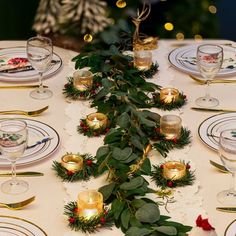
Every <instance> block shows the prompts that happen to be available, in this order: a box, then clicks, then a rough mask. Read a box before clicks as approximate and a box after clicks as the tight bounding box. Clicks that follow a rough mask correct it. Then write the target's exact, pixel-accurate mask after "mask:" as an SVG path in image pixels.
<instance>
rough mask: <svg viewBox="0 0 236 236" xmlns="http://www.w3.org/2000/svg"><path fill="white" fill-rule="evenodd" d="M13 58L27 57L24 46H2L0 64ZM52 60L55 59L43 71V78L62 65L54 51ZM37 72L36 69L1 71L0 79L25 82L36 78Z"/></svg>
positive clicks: (55, 71)
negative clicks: (52, 63)
mask: <svg viewBox="0 0 236 236" xmlns="http://www.w3.org/2000/svg"><path fill="white" fill-rule="evenodd" d="M13 58H27V54H26V47H14V48H4V49H1V50H0V65H2V64H7V62H8V61H9V60H10V59H13ZM52 59H53V60H55V61H57V63H56V64H54V65H51V66H50V67H49V69H48V70H47V71H46V72H45V73H43V78H47V77H49V76H52V75H54V74H55V73H57V72H58V71H59V70H60V68H61V67H62V59H61V58H60V56H59V55H57V54H56V53H53V58H52ZM38 78H39V74H38V72H37V71H36V70H29V71H21V72H16V73H3V72H0V81H6V82H26V81H35V80H38Z"/></svg>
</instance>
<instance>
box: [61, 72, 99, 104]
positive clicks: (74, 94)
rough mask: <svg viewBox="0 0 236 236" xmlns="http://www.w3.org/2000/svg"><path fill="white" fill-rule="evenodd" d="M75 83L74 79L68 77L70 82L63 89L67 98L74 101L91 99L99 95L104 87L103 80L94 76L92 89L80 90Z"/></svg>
mask: <svg viewBox="0 0 236 236" xmlns="http://www.w3.org/2000/svg"><path fill="white" fill-rule="evenodd" d="M73 83H74V79H73V77H68V82H67V83H66V84H65V85H64V88H63V94H65V97H66V98H71V99H72V100H86V99H90V98H92V97H94V96H95V95H96V94H97V93H98V91H99V90H100V88H101V86H102V84H101V78H100V77H99V76H94V77H93V84H92V87H91V88H89V89H87V90H84V91H80V90H78V89H77V88H76V87H75V86H74V84H73Z"/></svg>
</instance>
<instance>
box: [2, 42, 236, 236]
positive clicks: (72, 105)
mask: <svg viewBox="0 0 236 236" xmlns="http://www.w3.org/2000/svg"><path fill="white" fill-rule="evenodd" d="M202 43H215V44H229V45H231V47H232V48H233V47H234V46H235V47H236V43H235V42H232V41H229V40H223V39H214V40H213V39H208V40H207V39H204V40H202V41H195V40H192V39H186V40H183V41H178V40H171V39H160V40H159V41H158V46H157V49H154V50H152V61H153V62H156V63H158V65H159V67H158V72H157V73H156V74H155V75H154V76H153V77H152V78H150V79H147V80H148V81H149V82H152V83H155V84H158V85H160V86H162V87H163V88H165V87H166V88H168V87H172V88H177V89H178V90H179V91H180V92H183V93H184V94H185V95H186V100H187V103H186V104H185V105H184V106H183V107H181V108H179V109H176V110H171V111H166V110H161V109H158V108H152V109H151V110H152V111H154V112H156V113H158V114H160V115H161V116H162V115H166V114H175V115H178V116H180V117H181V119H182V125H183V126H184V127H187V128H188V129H189V130H190V131H191V143H190V144H189V145H187V146H186V147H184V148H183V149H180V150H177V149H174V150H171V151H170V152H169V153H168V156H167V158H164V157H162V156H161V155H160V154H159V153H158V152H157V151H154V150H153V151H152V152H151V154H150V156H149V157H150V160H151V162H152V164H159V163H162V162H164V161H165V160H184V161H186V162H189V163H190V165H191V169H192V170H193V171H194V174H195V176H196V180H195V182H194V184H193V185H192V186H186V187H180V188H177V189H175V190H174V197H173V199H169V200H170V202H169V203H168V205H167V207H166V208H165V207H164V206H160V209H161V213H162V214H164V215H169V216H171V219H173V220H175V221H177V222H180V223H183V224H187V225H190V226H193V227H194V226H195V225H196V223H195V220H196V219H197V217H198V216H199V215H202V216H203V218H208V220H209V222H210V224H211V225H212V226H213V227H214V228H215V230H216V233H217V235H218V236H223V235H224V232H225V230H226V228H227V226H228V225H229V224H230V223H231V222H232V221H234V220H235V219H236V212H235V213H228V212H222V211H218V210H216V208H217V207H221V206H223V205H222V204H220V203H219V202H218V201H217V197H216V196H217V193H219V192H220V191H222V190H225V189H228V188H229V186H230V180H231V175H230V174H228V173H223V172H221V171H219V170H218V169H217V168H215V167H214V166H212V165H211V164H210V160H212V161H214V162H217V163H219V164H222V163H221V160H220V157H219V154H218V153H217V151H216V150H215V149H214V148H211V147H209V146H208V145H206V143H204V142H203V141H202V140H201V138H200V137H199V126H200V125H201V123H202V122H203V121H205V120H207V119H208V118H209V117H212V116H214V115H218V114H220V113H219V112H217V111H215V112H214V111H213V112H209V111H196V110H193V109H191V107H195V106H196V105H195V100H196V98H198V97H199V96H201V95H204V93H205V86H204V85H202V84H200V83H198V82H196V81H194V80H193V79H191V78H190V76H189V74H188V73H186V72H184V71H182V70H179V69H178V68H176V67H175V66H173V65H172V64H171V63H170V61H169V58H168V56H169V53H170V52H171V51H173V50H175V49H177V48H180V47H183V46H187V45H198V44H202ZM25 46H26V41H10V40H9V41H0V48H1V49H5V48H12V47H25ZM54 52H55V53H56V54H57V55H58V56H59V57H60V58H61V59H62V65H61V67H60V68H59V69H58V71H57V72H56V73H54V74H52V75H50V76H47V77H46V78H45V79H44V80H43V83H44V85H47V86H48V87H49V88H50V89H51V90H52V92H53V96H52V97H51V98H49V99H44V100H37V99H33V98H31V97H30V95H29V93H30V91H31V89H1V88H0V90H1V91H0V110H15V109H20V110H26V111H27V110H28V111H30V110H36V109H39V108H42V107H44V106H49V108H48V110H46V111H44V112H43V113H42V114H40V115H39V116H36V117H25V116H21V115H20V116H19V115H18V116H16V115H0V118H1V119H2V118H12V117H20V118H23V119H30V120H33V121H36V122H42V123H43V124H46V125H47V126H49V127H51V128H53V130H55V131H56V133H57V134H58V137H59V138H58V137H53V138H57V139H58V143H59V145H58V146H57V147H56V148H55V150H53V152H52V153H50V155H48V156H46V157H45V158H42V159H40V160H37V159H36V160H35V161H32V162H29V163H27V162H26V163H24V164H22V165H18V166H17V171H38V172H43V173H44V175H43V176H36V177H19V178H22V179H24V180H26V181H27V182H28V183H29V190H28V191H27V192H26V193H23V194H18V195H9V194H5V193H2V192H0V202H17V201H21V200H24V199H26V198H28V197H32V196H35V200H34V202H32V203H31V204H30V205H28V206H27V207H25V208H23V209H21V210H17V211H12V210H9V209H7V208H0V216H11V217H17V218H20V219H25V220H28V221H30V222H32V223H33V224H35V225H37V226H38V227H40V228H41V229H42V230H43V231H44V232H45V233H46V235H48V236H56V235H57V236H59V235H61V236H75V235H84V233H82V232H74V231H71V229H70V228H69V227H68V219H67V217H65V215H64V214H63V212H64V206H65V204H66V203H68V202H70V201H76V200H77V196H78V193H79V192H80V191H82V190H85V189H98V188H99V187H101V186H102V185H104V183H106V176H105V175H102V176H100V177H98V178H96V179H95V178H91V179H90V180H89V181H77V182H73V183H68V182H63V181H62V180H61V179H60V178H58V177H57V175H56V173H55V171H54V170H53V168H52V165H53V161H58V162H60V161H61V157H62V156H63V155H65V154H66V153H90V154H91V155H95V154H96V151H97V149H98V148H99V147H100V146H101V145H102V144H103V137H102V136H101V137H91V138H89V137H86V136H84V135H82V134H79V133H78V132H77V126H78V125H79V122H80V119H81V118H85V117H86V115H88V114H89V113H92V112H94V111H96V109H95V108H90V106H89V105H90V101H86V100H77V101H73V100H71V99H69V98H66V97H65V95H64V94H63V88H64V85H65V84H66V83H67V81H68V77H69V76H72V75H73V73H74V72H75V71H76V69H75V64H74V62H73V61H72V58H73V57H74V56H76V55H78V52H75V51H71V50H69V49H63V48H59V47H56V46H54ZM0 58H1V50H0ZM196 77H198V78H200V76H197V75H196ZM234 77H235V79H236V74H233V75H230V76H229V77H227V78H230V79H233V78H234ZM218 78H221V77H218ZM29 83H30V84H35V85H37V84H38V81H37V78H35V79H33V80H30V81H25V80H24V79H23V80H21V79H19V81H17V79H14V80H12V81H11V79H1V78H0V86H3V85H24V84H29ZM210 89H211V95H212V96H214V97H217V98H218V100H219V101H220V104H219V105H218V107H219V108H232V109H236V103H235V99H236V94H235V91H236V83H214V84H213V83H212V84H211V85H210ZM216 108H217V107H216ZM1 158H3V157H1ZM7 171H10V165H7V166H0V172H7ZM8 178H10V177H0V184H1V183H2V182H3V181H5V180H7V179H8ZM148 180H149V179H148ZM150 185H151V186H152V187H153V188H155V185H154V183H152V182H151V181H150ZM154 198H155V197H154ZM155 200H156V201H158V202H161V201H165V199H161V198H157V197H156V198H155ZM171 200H173V202H171ZM110 233H113V234H114V235H122V234H123V233H122V232H121V230H120V229H117V228H116V227H115V226H114V227H112V229H101V230H100V231H99V232H98V233H97V234H98V235H99V234H101V235H102V234H103V235H108V234H110Z"/></svg>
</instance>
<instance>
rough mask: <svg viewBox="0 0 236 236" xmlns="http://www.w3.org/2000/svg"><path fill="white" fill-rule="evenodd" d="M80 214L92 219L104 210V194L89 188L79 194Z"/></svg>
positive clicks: (78, 205)
mask: <svg viewBox="0 0 236 236" xmlns="http://www.w3.org/2000/svg"><path fill="white" fill-rule="evenodd" d="M77 207H78V214H79V216H80V217H83V218H85V219H90V218H91V217H94V216H97V215H99V214H100V213H102V211H103V196H102V194H101V193H100V192H98V191H96V190H87V191H84V192H81V193H79V194H78V201H77Z"/></svg>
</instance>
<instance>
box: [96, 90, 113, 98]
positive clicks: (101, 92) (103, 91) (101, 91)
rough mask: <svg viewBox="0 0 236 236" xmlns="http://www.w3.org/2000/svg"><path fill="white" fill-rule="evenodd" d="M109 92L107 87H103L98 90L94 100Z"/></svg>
mask: <svg viewBox="0 0 236 236" xmlns="http://www.w3.org/2000/svg"><path fill="white" fill-rule="evenodd" d="M109 93H110V91H109V90H108V89H105V88H103V89H101V90H100V91H99V92H98V94H97V95H96V97H95V100H99V99H101V98H103V97H105V96H106V95H107V94H109Z"/></svg>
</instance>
